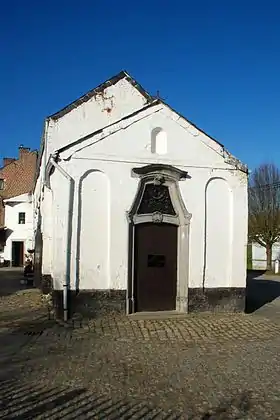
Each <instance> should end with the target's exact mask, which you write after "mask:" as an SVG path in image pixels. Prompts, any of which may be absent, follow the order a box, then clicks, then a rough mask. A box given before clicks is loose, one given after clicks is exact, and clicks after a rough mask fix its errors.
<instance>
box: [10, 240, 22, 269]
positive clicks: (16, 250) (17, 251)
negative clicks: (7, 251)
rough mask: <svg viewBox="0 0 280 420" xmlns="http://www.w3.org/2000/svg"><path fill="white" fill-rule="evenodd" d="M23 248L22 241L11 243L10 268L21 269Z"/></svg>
mask: <svg viewBox="0 0 280 420" xmlns="http://www.w3.org/2000/svg"><path fill="white" fill-rule="evenodd" d="M23 248H24V246H23V242H22V241H13V242H12V266H13V267H22V266H23V251H24V249H23Z"/></svg>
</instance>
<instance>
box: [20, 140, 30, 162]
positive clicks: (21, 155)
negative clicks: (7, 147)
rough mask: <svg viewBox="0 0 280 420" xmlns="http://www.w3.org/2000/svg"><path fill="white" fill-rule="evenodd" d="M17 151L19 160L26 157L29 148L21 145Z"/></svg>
mask: <svg viewBox="0 0 280 420" xmlns="http://www.w3.org/2000/svg"><path fill="white" fill-rule="evenodd" d="M18 150H19V160H22V159H24V156H26V155H27V154H28V153H29V152H30V148H29V147H24V146H23V145H22V144H21V145H20V146H19V148H18Z"/></svg>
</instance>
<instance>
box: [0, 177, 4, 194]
mask: <svg viewBox="0 0 280 420" xmlns="http://www.w3.org/2000/svg"><path fill="white" fill-rule="evenodd" d="M1 190H4V179H2V178H0V191H1Z"/></svg>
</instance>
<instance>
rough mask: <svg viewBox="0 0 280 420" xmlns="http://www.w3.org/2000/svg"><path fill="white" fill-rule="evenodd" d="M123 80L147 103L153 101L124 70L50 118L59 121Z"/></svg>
mask: <svg viewBox="0 0 280 420" xmlns="http://www.w3.org/2000/svg"><path fill="white" fill-rule="evenodd" d="M122 79H126V80H127V81H128V82H129V83H131V85H132V86H134V87H135V88H136V89H137V90H138V91H139V92H140V93H141V94H142V95H143V96H144V97H145V98H146V99H147V102H150V101H152V100H153V97H152V96H151V95H149V93H148V92H146V91H145V89H143V87H142V86H141V85H140V84H139V83H138V82H136V80H134V79H133V78H132V77H131V76H130V75H129V74H128V73H127V72H126V71H125V70H122V71H121V72H120V73H118V74H117V75H116V76H113V77H111V78H110V79H108V80H106V82H103V83H101V84H100V85H99V86H97V87H95V88H94V89H91V90H90V91H89V92H87V93H85V94H84V95H82V96H81V97H80V98H78V99H76V100H75V101H73V102H71V103H70V104H69V105H66V107H64V108H62V109H61V110H60V111H58V112H56V113H54V114H52V115H50V116H49V117H48V118H51V119H53V120H58V119H59V118H61V117H63V116H64V115H65V114H67V113H68V112H70V111H72V110H73V109H74V108H77V107H78V106H79V105H81V104H82V103H84V102H87V101H89V100H90V99H91V98H92V97H93V96H95V95H98V94H100V93H102V92H103V91H104V90H105V89H107V88H108V87H109V86H113V85H115V84H116V83H118V82H119V81H120V80H122Z"/></svg>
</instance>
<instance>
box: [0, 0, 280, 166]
mask: <svg viewBox="0 0 280 420" xmlns="http://www.w3.org/2000/svg"><path fill="white" fill-rule="evenodd" d="M279 19H280V5H279V4H278V2H277V1H276V0H275V1H266V2H253V1H251V0H249V1H247V0H243V2H242V1H240V0H236V1H230V0H229V1H220V0H217V1H215V0H213V1H211V2H210V0H209V1H206V0H205V1H199V0H198V1H196V2H194V1H192V2H190V1H176V0H173V1H157V0H150V1H146V0H142V1H141V2H133V1H129V2H128V1H122V2H114V1H111V2H110V0H109V1H107V2H102V1H96V0H91V1H89V0H84V1H74V0H68V1H59V0H57V1H53V0H48V1H47V2H44V1H42V2H38V1H36V2H35V1H31V0H26V1H24V2H23V1H20V0H18V1H15V0H11V1H10V2H3V3H2V4H1V15H0V53H1V54H0V64H1V67H0V69H1V73H0V74H1V81H0V92H1V101H0V116H1V117H0V118H1V140H0V158H2V157H3V156H14V155H17V147H18V146H19V144H24V145H25V146H30V147H31V148H38V147H39V143H40V137H41V132H42V125H43V120H44V118H45V117H46V116H47V115H50V114H52V113H54V112H55V111H57V110H59V109H60V108H62V107H64V106H65V105H66V104H68V103H69V102H71V101H72V100H74V99H76V98H77V97H79V96H80V95H82V94H83V93H85V92H87V91H88V90H90V89H91V88H93V87H95V86H96V85H98V84H99V83H101V82H102V81H104V80H106V79H107V78H109V77H111V76H113V75H115V74H117V73H118V72H119V71H120V70H122V69H125V70H127V71H128V72H129V73H130V74H131V75H132V76H133V77H134V78H136V79H137V81H138V82H140V83H141V84H142V85H143V87H145V88H146V90H148V91H149V92H150V93H151V94H155V93H156V91H157V90H159V91H160V94H161V96H162V97H163V98H164V99H165V100H166V101H167V102H168V103H169V104H170V105H171V106H172V107H173V108H175V109H177V110H178V111H179V112H180V113H182V114H184V115H185V116H186V118H188V119H190V120H191V121H193V122H194V123H195V124H196V125H198V126H199V127H200V128H202V129H203V130H205V131H206V132H208V133H209V134H210V135H212V136H214V137H215V138H217V139H218V140H219V141H220V142H222V143H223V144H224V145H225V146H226V147H227V148H228V149H229V150H230V151H231V152H232V153H233V154H234V155H235V156H237V157H238V158H239V159H241V160H243V161H244V162H245V163H247V164H248V165H249V167H250V168H251V169H252V168H254V167H255V166H257V165H258V164H260V163H262V162H275V163H276V164H277V163H278V161H279V158H280V148H279V121H280V118H279V117H280V25H279ZM279 166H280V163H279Z"/></svg>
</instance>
